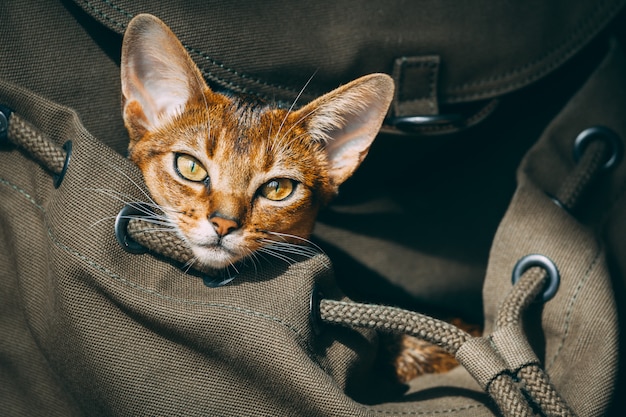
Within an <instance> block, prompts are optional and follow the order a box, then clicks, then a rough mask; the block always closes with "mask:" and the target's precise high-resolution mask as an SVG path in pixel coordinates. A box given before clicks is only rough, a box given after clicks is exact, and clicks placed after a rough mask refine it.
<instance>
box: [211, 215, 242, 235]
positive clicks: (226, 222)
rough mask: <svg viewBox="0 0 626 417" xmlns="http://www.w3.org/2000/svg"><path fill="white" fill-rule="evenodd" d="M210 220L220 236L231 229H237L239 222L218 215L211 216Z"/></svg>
mask: <svg viewBox="0 0 626 417" xmlns="http://www.w3.org/2000/svg"><path fill="white" fill-rule="evenodd" d="M210 220H211V224H212V225H213V228H214V229H215V232H217V235H218V236H220V237H222V236H226V235H227V234H229V233H230V232H232V231H233V230H237V229H239V223H237V222H236V221H235V220H231V219H225V218H223V217H219V216H213V217H211V218H210Z"/></svg>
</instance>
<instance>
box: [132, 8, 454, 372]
mask: <svg viewBox="0 0 626 417" xmlns="http://www.w3.org/2000/svg"><path fill="white" fill-rule="evenodd" d="M121 81H122V106H123V118H124V124H125V126H126V128H127V130H128V134H129V138H130V142H129V148H128V150H129V157H130V159H131V160H132V161H133V162H134V163H135V164H136V165H137V166H138V167H139V168H140V170H141V171H142V173H143V176H144V180H145V183H146V186H147V188H148V190H149V191H150V194H151V196H152V198H153V200H154V201H155V202H156V203H157V204H158V205H159V206H160V207H161V209H162V210H163V211H164V213H165V215H166V216H168V224H171V225H172V226H173V227H174V229H175V230H176V231H177V233H178V234H179V235H180V237H181V238H182V239H183V240H184V241H185V242H186V243H187V244H188V245H189V246H190V247H191V249H192V251H193V253H194V255H195V257H196V260H195V261H196V262H197V263H198V264H199V265H201V266H205V267H209V268H212V269H217V270H219V269H222V268H226V267H228V266H229V265H233V264H235V263H237V262H239V261H241V260H242V259H244V258H246V257H250V256H254V254H255V253H258V252H263V251H264V250H265V251H268V253H271V254H273V255H275V256H278V257H279V258H281V255H280V254H278V253H277V252H276V250H277V249H276V247H278V248H280V247H281V245H285V244H286V243H291V244H302V243H308V242H309V241H308V238H309V236H310V235H311V233H312V230H313V226H314V222H315V219H316V214H317V212H318V210H319V209H320V208H321V207H323V206H324V205H326V204H328V203H329V201H330V200H331V199H332V198H333V197H334V196H335V195H336V194H337V192H338V188H339V186H340V185H341V184H342V183H343V182H344V181H345V180H347V179H348V178H349V177H350V176H351V175H352V174H353V173H354V171H355V170H356V169H357V167H358V166H359V165H360V164H361V162H362V161H363V159H364V158H365V156H366V155H367V153H368V151H369V148H370V146H371V144H372V141H373V140H374V138H375V137H376V135H377V133H378V131H379V129H380V127H381V125H382V122H383V119H384V118H385V115H386V113H387V109H388V107H389V105H390V103H391V100H392V98H393V94H394V83H393V80H392V79H391V77H389V76H388V75H386V74H371V75H366V76H363V77H361V78H358V79H356V80H354V81H352V82H350V83H348V84H345V85H343V86H341V87H339V88H337V89H335V90H333V91H331V92H329V93H327V94H325V95H323V96H321V97H319V98H317V99H315V100H313V101H312V102H310V103H309V104H306V105H305V106H303V107H302V108H301V109H298V110H294V108H293V107H294V106H295V102H294V106H292V108H289V109H283V108H279V107H277V106H271V105H269V104H258V103H252V102H249V101H246V100H244V99H242V98H239V97H235V96H231V95H227V94H222V93H218V92H214V91H213V90H211V88H209V86H208V85H207V84H206V82H205V81H204V79H203V77H202V74H201V72H200V70H199V69H198V67H197V66H196V65H195V63H194V62H193V60H192V58H191V57H190V56H189V54H188V53H187V51H186V49H185V48H184V46H183V45H182V44H181V43H180V41H179V40H178V39H177V38H176V36H175V35H174V33H173V32H172V31H171V30H170V29H169V28H168V27H167V26H166V25H165V24H164V23H163V22H162V21H160V20H159V19H158V18H156V17H154V16H152V15H147V14H141V15H138V16H136V17H134V18H133V19H132V20H131V22H130V23H129V25H128V28H127V30H126V33H125V36H124V40H123V44H122V59H121ZM272 246H273V248H274V249H272V250H271V251H269V250H268V248H269V247H272ZM282 247H283V249H284V250H286V251H288V252H289V251H293V250H294V249H293V248H292V247H290V246H286V247H285V246H282ZM282 259H285V258H282ZM388 347H389V348H390V350H391V351H392V352H393V353H392V356H394V358H395V359H394V361H395V368H396V373H397V379H398V380H400V381H402V382H406V381H408V380H409V379H412V378H414V377H415V376H417V375H419V374H422V373H424V372H428V371H435V372H442V371H445V370H448V369H450V368H452V367H453V366H455V365H456V362H455V361H454V359H453V358H451V357H450V356H449V355H447V354H445V352H443V351H442V350H441V349H439V348H437V347H435V346H433V345H430V344H427V343H425V342H421V341H419V340H417V339H414V338H411V337H409V336H403V337H400V338H394V340H393V341H392V342H389V346H388Z"/></svg>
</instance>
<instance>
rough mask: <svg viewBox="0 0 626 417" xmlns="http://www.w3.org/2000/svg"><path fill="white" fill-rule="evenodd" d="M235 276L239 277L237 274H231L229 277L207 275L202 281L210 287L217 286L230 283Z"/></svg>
mask: <svg viewBox="0 0 626 417" xmlns="http://www.w3.org/2000/svg"><path fill="white" fill-rule="evenodd" d="M235 278H237V274H235V275H232V276H229V277H227V278H216V277H210V276H208V275H205V276H203V277H202V282H203V283H204V285H206V286H207V287H209V288H217V287H221V286H224V285H226V284H228V283H229V282H231V281H232V280H234V279H235Z"/></svg>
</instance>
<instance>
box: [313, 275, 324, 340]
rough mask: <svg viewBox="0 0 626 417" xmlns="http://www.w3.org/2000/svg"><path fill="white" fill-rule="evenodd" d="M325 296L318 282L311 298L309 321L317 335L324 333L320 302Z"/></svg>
mask: <svg viewBox="0 0 626 417" xmlns="http://www.w3.org/2000/svg"><path fill="white" fill-rule="evenodd" d="M322 298H324V294H323V293H322V291H320V289H319V288H318V286H317V284H315V285H314V286H313V289H312V290H311V297H310V298H309V323H310V324H311V329H312V330H313V334H314V335H315V336H319V335H320V333H322V315H321V313H320V303H321V301H322Z"/></svg>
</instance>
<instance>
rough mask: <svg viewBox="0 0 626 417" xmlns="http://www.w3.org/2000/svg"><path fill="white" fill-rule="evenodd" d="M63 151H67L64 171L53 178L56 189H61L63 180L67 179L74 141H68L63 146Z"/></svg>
mask: <svg viewBox="0 0 626 417" xmlns="http://www.w3.org/2000/svg"><path fill="white" fill-rule="evenodd" d="M63 150H64V151H65V161H64V162H63V169H61V172H59V173H58V174H54V175H53V176H52V181H53V183H54V188H59V187H60V186H61V183H62V182H63V178H65V173H66V172H67V167H68V166H69V165H70V158H71V157H72V141H71V140H68V141H67V142H65V143H64V144H63Z"/></svg>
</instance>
